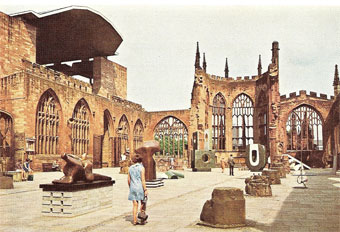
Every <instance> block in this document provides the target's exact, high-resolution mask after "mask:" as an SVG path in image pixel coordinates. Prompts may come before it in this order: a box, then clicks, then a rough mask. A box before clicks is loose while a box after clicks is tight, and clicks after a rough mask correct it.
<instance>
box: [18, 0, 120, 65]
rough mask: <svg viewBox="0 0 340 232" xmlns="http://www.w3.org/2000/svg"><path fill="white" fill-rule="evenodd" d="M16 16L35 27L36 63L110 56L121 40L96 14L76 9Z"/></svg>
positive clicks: (29, 12) (84, 9)
mask: <svg viewBox="0 0 340 232" xmlns="http://www.w3.org/2000/svg"><path fill="white" fill-rule="evenodd" d="M11 16H14V17H20V18H22V19H23V20H25V21H26V22H28V23H29V24H31V25H34V26H35V27H36V28H37V37H36V45H37V63H39V64H49V63H57V62H61V61H72V60H84V59H89V58H93V57H97V56H112V55H115V52H116V50H117V48H118V47H119V45H120V44H121V43H122V41H123V39H122V37H121V36H120V34H119V33H118V32H117V30H116V29H115V28H114V26H113V25H112V24H111V23H110V22H109V21H108V19H106V18H105V17H104V16H103V15H101V14H100V13H98V12H96V11H94V10H92V9H90V8H88V7H80V6H70V7H66V8H61V9H57V10H53V11H48V12H43V13H36V12H34V11H25V12H21V13H16V14H13V15H11Z"/></svg>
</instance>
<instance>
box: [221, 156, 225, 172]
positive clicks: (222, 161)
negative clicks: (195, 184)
mask: <svg viewBox="0 0 340 232" xmlns="http://www.w3.org/2000/svg"><path fill="white" fill-rule="evenodd" d="M221 168H222V173H224V169H225V162H224V158H222V159H221Z"/></svg>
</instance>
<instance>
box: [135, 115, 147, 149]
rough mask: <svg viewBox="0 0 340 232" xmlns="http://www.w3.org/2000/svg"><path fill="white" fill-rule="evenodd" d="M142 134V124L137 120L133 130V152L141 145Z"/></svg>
mask: <svg viewBox="0 0 340 232" xmlns="http://www.w3.org/2000/svg"><path fill="white" fill-rule="evenodd" d="M143 133H144V128H143V123H142V121H141V120H140V119H138V120H137V122H136V124H135V127H134V129H133V150H136V148H138V147H140V146H142V145H143Z"/></svg>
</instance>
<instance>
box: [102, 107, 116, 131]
mask: <svg viewBox="0 0 340 232" xmlns="http://www.w3.org/2000/svg"><path fill="white" fill-rule="evenodd" d="M106 131H107V132H108V136H109V137H113V136H114V125H113V120H112V116H111V113H110V111H109V110H108V109H106V110H104V134H105V132H106Z"/></svg>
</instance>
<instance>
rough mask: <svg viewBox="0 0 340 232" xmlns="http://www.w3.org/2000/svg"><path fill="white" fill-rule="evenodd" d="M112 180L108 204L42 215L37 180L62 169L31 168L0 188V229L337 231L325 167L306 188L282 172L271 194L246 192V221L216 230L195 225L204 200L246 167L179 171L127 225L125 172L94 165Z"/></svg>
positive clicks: (337, 192)
mask: <svg viewBox="0 0 340 232" xmlns="http://www.w3.org/2000/svg"><path fill="white" fill-rule="evenodd" d="M227 171H228V170H227ZM94 172H96V173H101V174H105V175H109V176H111V177H113V179H115V180H116V184H115V185H114V187H113V189H114V190H113V196H112V199H113V207H111V208H107V209H103V210H98V211H96V212H92V213H88V214H85V215H81V216H78V217H74V218H55V217H46V216H41V195H42V191H41V189H39V184H41V183H50V182H51V181H52V180H54V179H57V178H60V177H61V176H63V174H62V173H61V172H51V173H35V176H34V181H33V182H15V183H14V189H12V190H3V189H2V190H0V215H1V216H0V231H3V232H7V231H11V232H12V231H13V232H14V231H15V232H18V231H20V232H21V231H22V232H26V231H27V232H28V231H49V232H53V231H62V232H68V231H97V232H105V231H157V232H163V231H164V232H165V231H176V232H182V231H189V232H191V231H192V232H200V231H216V232H219V231H327V232H328V231H340V185H339V184H340V176H339V175H336V176H334V175H333V176H332V175H329V174H328V173H330V169H313V170H312V171H311V172H313V173H316V174H317V176H311V177H309V181H308V183H307V186H308V188H307V189H303V188H294V187H296V186H298V185H297V183H296V177H295V176H292V175H287V178H284V179H281V181H282V184H281V185H272V192H273V196H272V197H267V198H255V197H251V196H245V199H246V218H247V226H246V227H242V228H234V229H228V230H226V229H224V230H221V229H215V228H209V227H204V226H198V225H197V222H198V220H199V216H200V213H201V210H202V207H203V204H204V202H205V201H206V200H208V199H210V198H211V193H212V191H213V189H214V188H215V187H220V186H226V187H228V186H229V187H238V188H241V189H243V190H244V187H245V184H244V179H245V178H246V177H249V176H250V175H252V174H251V173H250V172H249V171H237V170H236V171H235V176H233V177H230V176H228V174H227V173H224V174H222V173H221V172H220V169H213V170H212V172H191V170H189V169H188V170H185V171H183V173H184V175H185V178H184V179H179V180H165V186H164V187H161V188H158V189H150V191H149V194H150V195H149V201H148V209H147V213H148V214H149V222H148V223H147V224H146V225H144V226H142V225H137V226H133V225H132V224H131V221H132V217H131V210H132V204H131V202H130V201H128V200H127V196H128V186H127V176H126V175H123V174H118V172H119V169H118V168H104V169H96V170H95V171H94Z"/></svg>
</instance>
